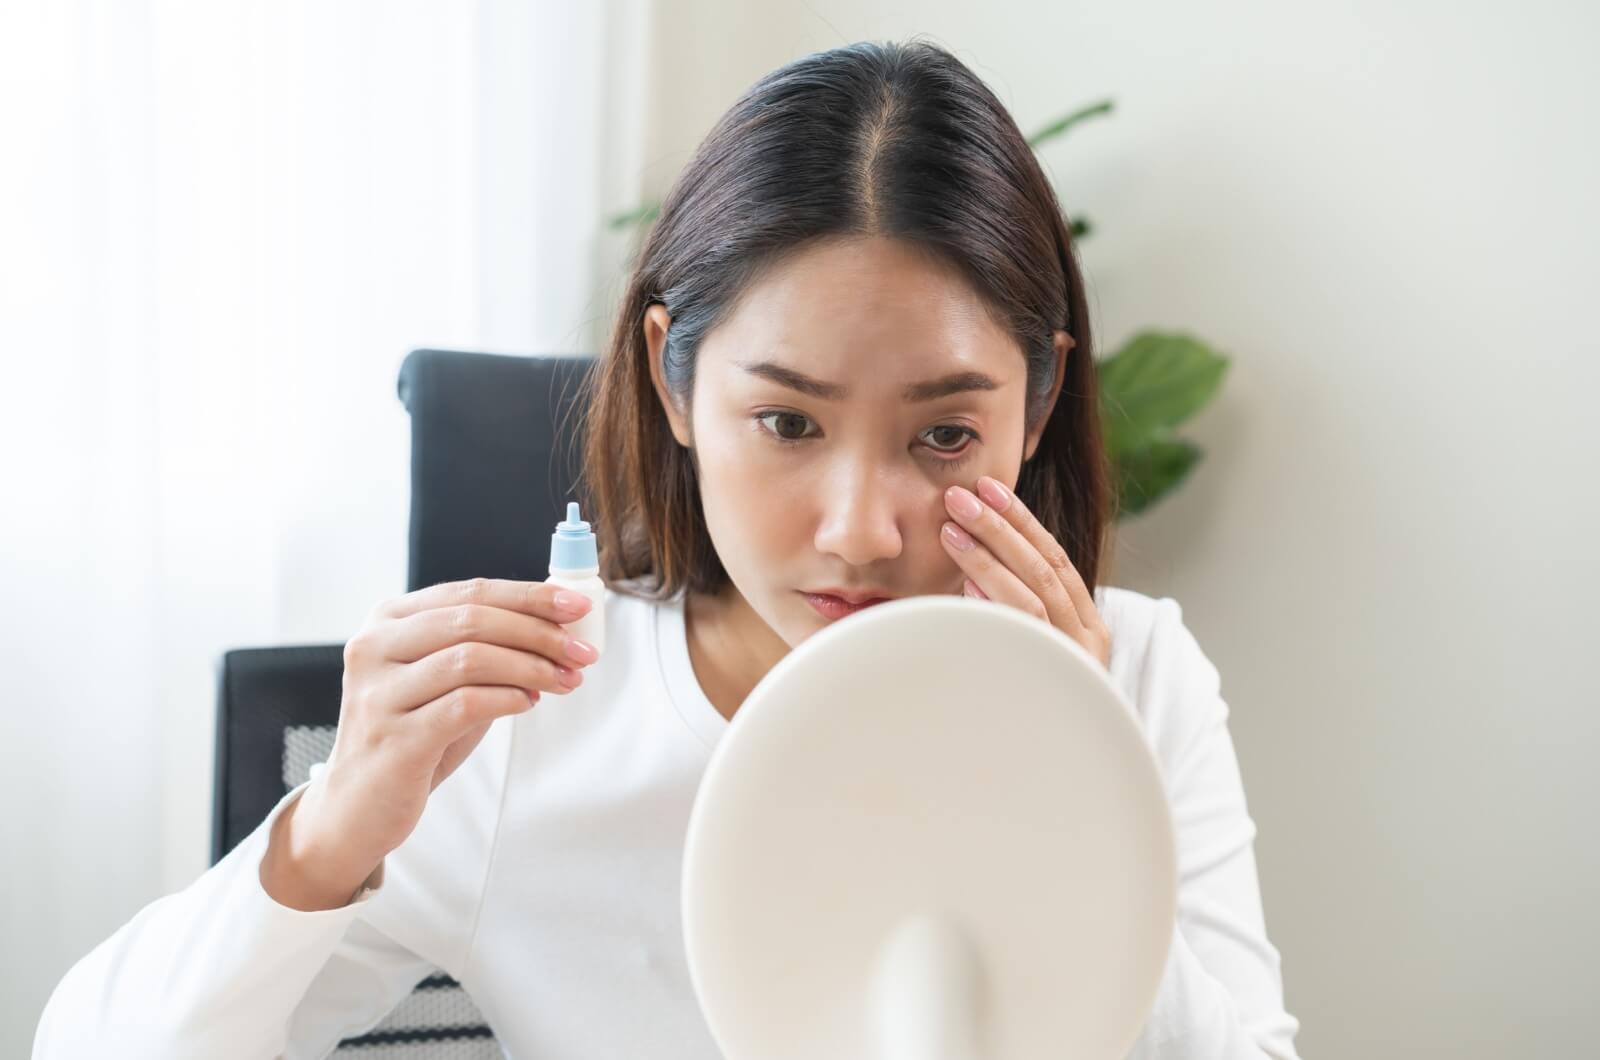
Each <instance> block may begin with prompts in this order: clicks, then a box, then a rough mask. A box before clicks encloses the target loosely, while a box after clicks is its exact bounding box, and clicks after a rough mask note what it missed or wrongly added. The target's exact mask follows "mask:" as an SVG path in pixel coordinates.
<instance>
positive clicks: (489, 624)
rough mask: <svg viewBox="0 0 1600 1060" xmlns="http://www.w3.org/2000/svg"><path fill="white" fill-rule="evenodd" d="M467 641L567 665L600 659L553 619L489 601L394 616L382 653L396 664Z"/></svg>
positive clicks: (586, 645) (386, 632) (590, 648)
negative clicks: (513, 650) (512, 609)
mask: <svg viewBox="0 0 1600 1060" xmlns="http://www.w3.org/2000/svg"><path fill="white" fill-rule="evenodd" d="M468 641H479V642H481V643H484V644H498V645H500V646H501V647H504V648H516V649H518V650H520V651H530V652H533V653H535V654H537V655H543V656H545V657H546V658H549V659H553V660H555V661H556V662H559V663H564V664H566V665H568V666H588V665H589V664H590V663H592V662H594V661H595V660H596V659H597V658H599V653H598V652H597V651H596V650H595V648H594V645H592V644H589V643H588V642H587V641H581V642H580V641H579V640H578V638H576V637H574V636H573V635H572V634H571V633H569V632H567V631H566V630H565V629H563V628H562V627H561V626H560V625H558V624H556V623H554V622H551V621H550V620H549V619H544V618H536V617H534V616H533V615H528V614H524V613H522V612H520V611H508V610H506V609H505V608H503V607H490V606H488V605H486V604H454V605H452V606H450V607H433V608H429V609H428V610H426V611H419V612H417V613H416V614H414V615H407V616H406V617H405V618H399V619H395V620H394V621H393V622H392V624H390V625H389V627H388V628H387V629H386V630H384V654H385V657H386V658H388V659H389V660H391V661H393V662H401V663H409V662H416V661H417V660H418V659H422V658H425V657H426V656H429V655H432V654H433V653H434V652H436V651H439V650H440V649H442V648H448V647H450V646H451V645H453V644H462V643H466V642H468Z"/></svg>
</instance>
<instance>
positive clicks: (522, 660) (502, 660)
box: [379, 641, 583, 710]
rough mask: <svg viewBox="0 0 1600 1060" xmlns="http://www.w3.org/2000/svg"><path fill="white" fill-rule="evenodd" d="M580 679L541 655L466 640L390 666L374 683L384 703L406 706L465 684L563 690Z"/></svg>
mask: <svg viewBox="0 0 1600 1060" xmlns="http://www.w3.org/2000/svg"><path fill="white" fill-rule="evenodd" d="M569 682H570V683H569ZM582 682H583V674H581V673H579V672H578V671H577V670H575V669H573V668H571V667H569V666H566V665H565V664H564V663H557V662H555V661H554V660H552V659H548V658H546V657H545V656H543V655H536V654H534V653H533V652H526V651H518V650H517V649H515V648H502V647H501V646H500V645H498V644H483V643H480V642H478V641H467V642H466V643H464V644H454V645H451V646H450V647H448V648H442V649H440V650H439V651H436V652H434V653H433V654H432V655H429V656H427V657H426V658H423V659H421V660H419V661H417V662H414V663H411V664H409V665H406V666H397V667H395V668H394V669H393V670H392V671H391V672H390V673H389V674H388V675H387V677H386V678H384V679H382V680H381V682H380V684H379V688H380V689H381V692H380V695H381V696H382V697H383V701H384V702H386V703H388V704H390V705H392V706H394V707H397V708H398V709H400V710H411V709H413V708H414V707H416V706H417V705H419V704H422V703H427V702H429V701H431V700H434V699H437V698H439V697H440V696H443V695H445V694H446V693H448V692H450V691H451V690H452V689H455V688H461V687H464V686H466V685H509V686H510V687H512V688H521V689H529V690H543V691H546V692H556V693H566V692H570V691H571V690H572V689H573V688H576V687H577V686H578V685H579V684H581V683H582Z"/></svg>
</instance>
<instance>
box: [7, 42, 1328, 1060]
mask: <svg viewBox="0 0 1600 1060" xmlns="http://www.w3.org/2000/svg"><path fill="white" fill-rule="evenodd" d="M1090 349H1091V343H1090V333H1089V321H1088V313H1087V307H1086V305H1085V299H1084V288H1083V281H1082V278H1081V276H1080V273H1079V270H1078V267H1077V263H1076V261H1075V258H1074V254H1073V249H1072V244H1071V240H1070V237H1069V231H1068V228H1067V227H1066V225H1065V224H1064V223H1063V219H1062V215H1061V210H1060V208H1059V206H1058V204H1057V202H1056V200H1055V197H1054V195H1053V193H1052V191H1051V189H1050V186H1049V184H1048V183H1047V182H1046V180H1045V178H1044V176H1043V174H1042V173H1041V171H1040V169H1039V166H1038V164H1037V162H1036V161H1035V159H1034V157H1033V154H1032V152H1031V150H1030V149H1029V147H1028V145H1027V143H1026V142H1025V140H1024V139H1023V137H1022V136H1021V135H1020V133H1019V132H1018V130H1017V127H1016V125H1015V123H1014V122H1013V121H1012V120H1011V118H1010V117H1009V115H1008V114H1007V113H1006V111H1005V109H1004V108H1003V107H1002V106H1001V105H1000V103H999V102H998V101H997V100H996V99H995V97H994V96H993V95H992V94H991V93H990V92H989V91H988V89H986V88H985V87H984V86H983V84H982V83H981V82H980V81H979V80H978V79H977V78H976V77H975V76H974V75H973V74H972V73H971V72H970V71H969V70H968V69H967V68H966V67H964V66H963V65H962V64H961V63H960V62H958V61H957V60H956V59H955V58H954V57H952V56H951V55H949V54H948V53H946V52H944V51H942V50H940V49H938V48H936V47H932V46H929V45H925V44H920V43H914V44H910V45H904V46H894V45H876V44H859V45H854V46H851V47H847V48H839V49H835V50H832V51H828V52H823V53H819V54H816V55H811V56H808V57H806V58H804V59H801V60H799V61H797V62H795V63H792V64H790V65H788V66H786V67H783V68H782V69H779V70H777V71H775V72H774V73H772V74H771V75H769V76H768V77H766V78H764V79H763V80H762V81H761V82H759V83H758V84H756V85H755V86H754V87H753V88H751V89H750V91H749V92H748V93H747V94H746V95H745V96H744V97H743V98H742V99H740V100H739V102H737V103H736V104H735V105H734V106H733V108H732V109H731V110H730V111H729V112H728V113H727V114H726V115H725V116H724V117H723V118H722V120H721V121H720V122H719V123H718V124H717V126H716V127H715V128H714V129H713V130H712V131H711V133H710V134H709V135H708V136H707V138H706V140H705V142H704V143H703V144H702V145H701V147H700V149H699V151H698V152H697V153H696V155H695V157H694V159H693V160H692V161H691V162H690V164H689V165H688V167H687V168H686V169H685V171H684V172H683V174H682V175H681V176H680V177H679V178H678V180H677V182H676V184H675V185H674V187H673V188H672V190H671V192H670V194H669V195H668V197H667V199H666V201H665V203H664V204H663V208H662V211H661V214H660V217H659V219H658V220H657V221H656V222H655V224H654V226H653V228H652V229H651V231H650V233H649V236H648V239H647V240H646V243H645V245H644V247H643V249H642V253H641V256H640V259H639V262H638V264H637V266H636V268H635V270H634V273H633V277H632V281H631V283H630V284H629V287H628V290H627V293H626V295H625V296H624V298H623V302H622V305H621V308H620V311H619V315H618V320H617V326H616V329H615V331H614V334H613V339H612V344H611V348H610V350H609V351H608V353H607V355H606V357H605V358H604V359H603V360H602V362H601V364H600V365H599V368H598V371H597V373H596V376H595V377H594V386H593V389H592V391H591V392H590V394H589V395H588V402H587V406H586V407H587V412H588V420H587V431H588V435H587V438H588V448H587V453H586V470H585V483H586V488H585V493H586V494H587V496H586V500H587V503H586V505H585V508H586V510H589V511H592V512H593V513H594V515H595V520H594V521H595V527H596V531H597V533H598V534H599V535H600V546H601V563H602V576H603V577H604V578H605V580H606V581H607V583H608V589H607V592H606V598H605V601H604V604H605V607H606V616H605V617H606V655H607V657H606V658H604V659H599V660H598V661H596V657H597V653H596V652H595V650H594V649H593V647H592V646H590V645H584V644H582V643H581V642H580V643H574V641H573V638H572V637H571V636H570V635H569V634H567V633H566V632H565V631H564V630H563V629H562V626H561V623H563V622H570V621H572V620H573V619H574V618H575V617H577V616H578V615H579V614H581V613H582V610H583V609H584V604H585V601H583V600H582V599H581V598H580V599H579V600H578V601H576V604H577V610H572V609H562V607H561V603H562V598H561V597H559V596H558V594H557V593H556V591H555V589H556V587H555V586H551V585H545V584H542V583H517V582H508V581H491V580H483V579H480V580H477V581H474V582H469V583H452V584H446V585H437V586H433V587H430V588H427V589H422V590H419V591H417V592H414V593H411V594H408V595H406V596H404V597H400V598H399V599H396V600H392V601H389V602H387V603H384V604H382V605H380V606H379V607H378V608H377V609H375V610H374V612H373V614H372V616H370V617H369V619H368V622H367V623H366V625H365V626H364V627H363V629H362V630H360V631H359V632H358V633H357V634H356V635H355V636H354V637H353V638H352V639H351V641H350V643H349V645H348V646H347V649H346V671H345V695H344V701H343V704H342V706H341V713H340V722H339V730H338V734H337V737H336V740H335V745H334V751H333V754H332V756H331V758H330V760H329V762H328V764H327V765H326V767H325V768H323V769H321V770H320V771H319V772H318V773H317V775H316V776H314V777H313V779H312V780H310V781H308V782H307V783H306V784H302V785H300V786H299V787H297V788H295V789H294V790H293V791H291V792H289V793H288V794H287V795H285V796H284V798H283V799H282V801H280V802H279V803H278V805H277V806H276V807H275V808H274V809H273V811H272V812H271V814H270V815H269V816H268V818H267V819H266V820H265V821H263V822H262V823H261V825H260V826H259V827H258V828H257V829H256V830H255V832H254V833H253V834H252V835H251V836H249V837H248V838H247V839H246V840H244V841H243V842H241V843H240V845H239V846H238V847H236V848H235V849H234V850H233V851H231V852H230V853H229V855H228V856H227V857H226V858H224V859H223V860H222V861H221V862H219V863H218V864H217V865H216V866H214V867H213V868H212V869H211V870H210V871H208V872H207V873H205V874H204V875H203V876H202V877H201V878H200V879H199V880H197V881H195V883H193V884H192V885H190V886H189V887H188V888H186V889H185V890H183V891H181V892H179V893H177V894H174V895H169V896H167V897H165V898H162V899H160V900H158V901H156V902H154V903H152V904H151V905H149V906H147V907H146V908H145V909H144V910H142V911H141V912H140V913H139V914H138V915H137V916H136V917H135V918H134V919H133V920H132V921H130V922H129V923H128V924H127V925H124V926H123V928H122V929H120V930H119V931H118V932H117V933H116V934H115V935H113V936H112V937H111V938H110V939H108V940H106V941H105V942H104V943H102V944H101V945H100V946H99V947H97V948H96V949H95V950H94V951H93V952H91V953H90V954H89V955H88V956H86V957H85V958H84V959H83V960H82V961H80V962H79V963H78V965H76V966H75V967H74V968H73V969H72V970H71V971H70V972H69V973H68V975H67V977H66V978H65V979H64V980H63V982H62V983H61V984H60V986H58V988H57V990H56V992H55V994H54V995H53V996H52V998H51V1001H50V1004H49V1007H48V1008H47V1009H46V1012H45V1015H44V1019H43V1021H42V1022H41V1025H40V1029H39V1033H38V1038H37V1042H36V1052H35V1056H36V1057H38V1056H43V1057H57V1056H68V1055H78V1054H80V1053H93V1052H95V1051H96V1050H97V1049H99V1048H101V1047H103V1046H106V1045H108V1044H109V1043H113V1042H114V1043H115V1047H116V1052H117V1055H120V1056H161V1057H171V1056H210V1055H216V1056H274V1055H278V1054H279V1053H283V1054H285V1055H287V1056H290V1057H301V1056H321V1055H325V1054H326V1053H327V1052H328V1051H329V1050H330V1049H332V1048H333V1047H334V1046H335V1045H336V1044H337V1042H338V1041H339V1040H340V1039H341V1038H342V1037H346V1036H350V1035H354V1034H357V1033H360V1032H361V1031H364V1030H366V1029H369V1028H370V1027H372V1026H373V1025H374V1024H375V1023H376V1022H377V1021H378V1020H379V1019H380V1018H382V1017H383V1016H384V1015H385V1014H386V1013H387V1012H389V1011H390V1009H392V1008H393V1006H394V1005H395V1004H396V1003H397V1002H398V1001H399V1000H400V999H401V998H402V997H404V996H405V995H406V994H407V993H408V992H410V990H411V989H412V987H413V986H414V985H415V984H416V983H417V982H418V981H419V980H421V979H422V978H423V977H425V976H427V975H429V974H431V973H432V972H433V971H434V969H435V968H440V969H443V970H444V971H446V972H448V973H449V974H450V975H452V976H454V977H455V978H456V979H458V980H459V981H461V982H462V984H463V985H464V986H465V988H466V990H467V991H468V993H469V994H470V995H471V996H472V997H473V999H474V1000H475V1001H476V1002H477V1004H478V1005H479V1007H480V1008H481V1009H482V1010H483V1012H484V1014H485V1017H486V1018H487V1020H488V1022H489V1023H490V1025H491V1026H492V1027H493V1028H494V1029H495V1033H496V1035H497V1037H498V1038H499V1040H500V1044H501V1045H502V1046H503V1047H504V1048H505V1049H506V1051H507V1053H508V1054H509V1055H512V1056H550V1057H563V1058H570V1057H584V1056H595V1057H614V1056H630V1057H652V1058H679V1057H681V1058H690V1057H693V1058H710V1057H714V1056H716V1055H717V1051H716V1047H715V1044H714V1043H713V1041H712V1040H711V1038H710V1034H709V1029H708V1028H707V1027H706V1025H705V1024H704V1022H703V1019H702V1017H701V1014H700V1012H699V1010H698V1007H697V1006H696V1003H695V999H694V996H693V992H692V989H691V985H690V982H689V978H688V970H687V965H686V961H685V956H684V953H683V947H682V929H681V924H680V922H679V919H678V911H679V904H678V903H679V894H678V882H679V875H680V872H681V868H682V863H681V858H682V849H683V839H684V829H685V827H686V825H687V821H688V815H689V810H690V807H691V805H692V802H693V798H694V794H695V791H696V786H697V784H698V782H699V778H700V775H701V773H702V771H703V769H704V766H705V763H706V760H707V758H708V757H709V754H710V751H711V748H712V747H713V746H714V745H715V742H716V741H717V739H718V738H719V737H720V735H721V733H722V732H723V731H724V729H725V728H726V726H727V724H728V720H729V719H730V718H731V717H732V716H733V715H734V714H735V712H736V711H737V710H738V708H739V705H740V703H742V702H743V700H744V698H745V696H746V695H747V694H748V693H749V691H750V690H751V688H753V687H754V685H755V684H756V683H757V682H758V681H759V680H760V679H761V677H762V675H763V674H765V673H766V672H767V671H768V670H769V669H770V668H771V667H772V666H773V664H774V663H775V662H777V660H778V659H780V658H781V657H782V656H783V655H784V653H786V652H787V651H788V650H789V649H790V648H791V647H792V646H794V645H795V644H798V643H800V642H801V641H803V640H804V639H805V638H806V637H807V636H809V635H810V634H812V633H814V632H815V631H817V630H818V629H820V628H822V627H823V626H824V625H826V624H827V623H828V622H831V621H836V620H837V619H838V618H840V617H842V616H844V615H846V614H848V613H850V611H851V610H853V609H854V608H855V606H867V605H870V602H871V600H873V599H881V598H889V597H896V596H905V595H915V594H922V593H960V592H965V593H969V594H973V595H980V596H986V597H988V598H990V599H992V600H995V601H999V602H1001V603H1004V604H1008V605H1012V606H1015V607H1018V608H1020V609H1022V610H1024V611H1026V612H1028V613H1029V614H1032V615H1034V616H1036V617H1037V618H1038V619H1039V620H1040V621H1044V622H1049V623H1051V624H1052V625H1054V626H1056V627H1058V628H1059V629H1061V630H1063V631H1064V632H1065V633H1066V634H1067V635H1069V636H1071V637H1073V638H1074V639H1075V640H1077V641H1078V642H1079V643H1081V644H1082V645H1084V647H1086V648H1087V649H1088V650H1089V651H1090V652H1091V653H1092V654H1093V655H1094V656H1095V657H1096V658H1097V659H1099V660H1100V662H1101V663H1102V664H1103V665H1104V666H1105V667H1106V668H1107V670H1108V672H1109V673H1110V675H1111V678H1112V679H1113V681H1115V682H1116V683H1117V684H1118V685H1119V687H1120V688H1121V689H1122V690H1123V691H1124V693H1125V694H1126V695H1127V697H1128V699H1129V701H1130V702H1131V703H1133V704H1134V705H1135V706H1136V708H1137V711H1138V715H1139V719H1140V721H1141V723H1142V725H1143V726H1144V730H1145V733H1146V735H1147V738H1148V739H1149V741H1150V744H1151V746H1152V748H1153V749H1154V751H1155V752H1156V754H1157V757H1158V759H1159V761H1160V763H1161V766H1162V769H1163V771H1164V774H1165V777H1166V781H1167V786H1168V790H1169V795H1170V797H1171V799H1172V804H1173V811H1174V819H1175V822H1176V825H1177V828H1178V837H1179V859H1180V861H1179V869H1180V894H1179V917H1178V925H1177V931H1176V933H1175V935H1174V939H1173V946H1172V950H1171V953H1170V956H1169V961H1168V965H1167V969H1166V973H1165V975H1164V978H1163V981H1162V984H1161V987H1160V989H1159V992H1158V995H1157V999H1156V1003H1155V1006H1154V1009H1153V1011H1152V1013H1151V1016H1150V1019H1149V1021H1148V1023H1147V1025H1146V1027H1145V1031H1144V1034H1143V1036H1142V1037H1141V1038H1140V1040H1139V1042H1138V1043H1137V1046H1136V1048H1135V1051H1134V1054H1133V1055H1135V1056H1138V1057H1151V1058H1153V1057H1195V1058H1224V1057H1227V1058H1235V1057H1260V1056H1273V1057H1279V1058H1288V1057H1293V1056H1294V1055H1295V1048H1294V1035H1295V1033H1296V1031H1297V1029H1298V1023H1297V1021H1296V1020H1295V1018H1294V1017H1293V1016H1291V1015H1289V1014H1288V1013H1287V1012H1286V1011H1285V1010H1284V1007H1283V1001H1282V981H1281V977H1280V966H1279V959H1278V953H1277V951H1276V950H1275V949H1274V948H1273V946H1272V945H1271V944H1270V943H1269V942H1268V940H1267V937H1266V934H1265V928H1264V924H1263V916H1262V910H1261V900H1260V895H1259V891H1258V886H1257V880H1256V870H1255V863H1254V856H1253V851H1252V842H1253V837H1254V825H1253V823H1252V821H1251V819H1250V817H1249V815H1248V813H1247V811H1246V807H1245V801H1244V794H1243V790H1242V786H1241V782H1240V777H1239V771H1238V766H1237V762H1236V760H1235V756H1234V751H1233V747H1232V743H1231V740H1230V738H1229V736H1228V732H1227V728H1226V718H1227V707H1226V705H1225V704H1224V703H1223V701H1222V699H1221V697H1220V695H1219V687H1220V686H1219V678H1218V675H1217V672H1216V670H1215V668H1214V667H1213V666H1212V665H1211V663H1210V662H1209V661H1208V660H1207V659H1206V657H1205V655H1204V654H1203V653H1202V652H1201V651H1200V649H1199V646H1198V645H1197V644H1196V642H1195V640H1194V638H1193V637H1192V636H1191V635H1190V633H1189V632H1188V630H1187V629H1186V628H1185V627H1184V625H1183V622H1182V617H1181V611H1180V609H1179V607H1178V605H1177V604H1176V602H1174V601H1172V600H1170V599H1161V600H1153V599H1151V598H1149V597H1145V596H1142V595H1140V594H1138V593H1134V592H1131V591H1128V590H1121V589H1112V588H1108V587H1104V586H1098V585H1097V579H1098V575H1099V571H1100V567H1101V551H1100V550H1101V543H1102V538H1103V537H1104V536H1105V532H1106V528H1107V526H1108V523H1109V520H1110V518H1111V515H1112V512H1111V510H1110V509H1111V504H1112V500H1111V495H1110V489H1109V486H1108V473H1107V466H1106V460H1105V457H1104V453H1103V450H1102V447H1101V440H1100V430H1099V423H1098V420H1097V417H1096V393H1095V370H1094V362H1093V360H1092V357H1091V355H1090ZM986 662H987V663H988V664H990V665H1004V660H987V661H986ZM542 691H550V692H555V693H558V694H560V695H561V696H562V697H563V698H561V699H558V700H552V701H546V702H540V699H541V697H540V693H541V692H542ZM505 717H509V718H510V720H509V721H506V722H505V723H504V724H495V723H496V721H498V720H499V719H501V718H505ZM446 780H448V783H445V781H446Z"/></svg>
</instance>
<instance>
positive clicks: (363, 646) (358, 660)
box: [344, 633, 371, 670]
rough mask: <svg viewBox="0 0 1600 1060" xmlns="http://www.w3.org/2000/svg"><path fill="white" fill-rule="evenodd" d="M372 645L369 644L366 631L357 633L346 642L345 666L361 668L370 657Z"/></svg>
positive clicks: (346, 667) (352, 668)
mask: <svg viewBox="0 0 1600 1060" xmlns="http://www.w3.org/2000/svg"><path fill="white" fill-rule="evenodd" d="M370 648H371V645H370V644H368V641H367V634H366V633H357V634H356V635H355V636H353V637H351V638H350V639H349V640H347V641H345V642H344V668H345V669H346V670H354V669H359V668H360V667H361V666H362V665H364V664H365V663H366V661H367V659H368V653H369V651H370Z"/></svg>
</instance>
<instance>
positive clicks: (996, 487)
mask: <svg viewBox="0 0 1600 1060" xmlns="http://www.w3.org/2000/svg"><path fill="white" fill-rule="evenodd" d="M978 496H979V497H980V498H981V499H982V500H983V501H984V503H986V504H988V505H989V507H990V508H992V509H993V510H994V511H995V512H996V513H997V514H998V515H1000V516H1001V518H1003V519H1005V520H1006V521H1007V522H1009V523H1010V524H1011V525H1012V526H1014V527H1016V528H1017V530H1018V532H1020V533H1021V534H1022V536H1023V537H1025V538H1027V539H1028V541H1029V542H1031V543H1032V544H1033V547H1034V548H1036V549H1038V550H1039V554H1040V555H1041V556H1043V557H1044V559H1045V562H1046V563H1048V564H1050V568H1051V569H1052V570H1054V571H1055V573H1056V576H1057V577H1059V578H1060V579H1061V584H1062V585H1063V586H1064V587H1065V588H1066V590H1067V596H1068V597H1069V598H1070V599H1071V600H1072V604H1073V607H1074V608H1076V609H1077V612H1078V617H1079V618H1080V619H1082V620H1083V621H1084V624H1085V625H1092V624H1094V623H1092V622H1090V621H1089V619H1090V617H1091V616H1092V617H1093V618H1094V619H1095V621H1098V620H1099V609H1098V608H1096V607H1095V605H1094V595H1093V594H1092V593H1090V592H1089V587H1088V585H1086V584H1085V583H1084V580H1083V575H1081V574H1079V573H1078V568H1077V567H1076V566H1074V565H1073V562H1072V557H1071V556H1069V555H1067V550H1066V549H1065V548H1064V547H1062V545H1061V542H1060V541H1057V540H1056V536H1055V535H1054V534H1052V533H1051V532H1050V531H1049V530H1047V529H1045V526H1044V524H1043V523H1041V522H1039V518H1038V516H1036V515H1034V514H1033V513H1032V512H1031V511H1029V510H1028V506H1027V505H1025V504H1023V503H1022V501H1021V500H1020V499H1019V498H1018V497H1017V495H1016V494H1014V493H1012V492H1011V491H1010V490H1009V489H1007V488H1006V486H1005V484H1004V483H1003V482H1001V481H999V480H998V479H996V478H993V477H991V476H988V475H985V476H983V477H982V478H980V479H978Z"/></svg>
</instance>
